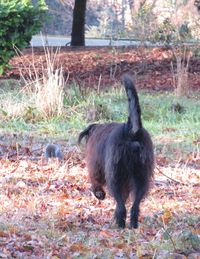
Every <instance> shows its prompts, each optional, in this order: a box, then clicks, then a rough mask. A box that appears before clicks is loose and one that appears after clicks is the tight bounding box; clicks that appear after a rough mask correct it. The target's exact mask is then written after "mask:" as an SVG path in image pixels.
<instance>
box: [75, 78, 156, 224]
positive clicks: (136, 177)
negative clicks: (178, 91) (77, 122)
mask: <svg viewBox="0 0 200 259" xmlns="http://www.w3.org/2000/svg"><path fill="white" fill-rule="evenodd" d="M123 84H124V86H125V90H126V94H127V98H128V112H129V115H128V120H127V122H125V123H115V122H113V123H108V124H92V125H90V126H88V127H87V128H86V129H85V130H84V131H83V132H81V133H80V135H79V139H78V142H79V143H80V142H81V140H82V139H83V138H85V139H86V142H87V147H86V161H87V167H88V172H89V177H90V181H91V185H92V191H93V193H94V195H95V196H96V197H97V198H98V199H100V200H103V199H104V198H105V191H104V189H103V187H104V186H105V185H107V187H108V190H109V192H110V194H111V195H112V196H113V197H114V199H115V201H116V210H115V219H116V223H117V224H118V226H119V227H120V228H124V227H125V220H126V207H125V203H126V200H127V198H128V197H129V196H130V195H131V199H132V200H133V204H132V207H131V212H130V227H131V228H132V227H133V228H137V227H138V216H139V206H140V202H141V200H142V199H143V198H144V197H145V196H146V195H147V193H148V190H149V187H150V182H151V179H152V177H153V168H154V154H153V144H152V141H151V137H150V135H149V133H148V132H147V131H146V130H145V129H144V128H143V126H142V121H141V110H140V105H139V98H138V95H137V91H136V89H135V87H134V84H133V81H132V79H131V77H130V76H128V75H125V76H124V78H123Z"/></svg>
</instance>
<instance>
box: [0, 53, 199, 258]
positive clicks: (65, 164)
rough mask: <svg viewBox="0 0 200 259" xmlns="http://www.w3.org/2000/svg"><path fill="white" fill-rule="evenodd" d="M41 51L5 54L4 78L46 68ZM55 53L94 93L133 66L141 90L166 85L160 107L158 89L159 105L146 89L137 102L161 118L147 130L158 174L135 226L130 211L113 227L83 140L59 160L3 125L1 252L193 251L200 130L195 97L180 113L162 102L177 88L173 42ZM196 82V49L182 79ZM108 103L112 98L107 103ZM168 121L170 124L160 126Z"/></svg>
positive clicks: (109, 254) (110, 204) (170, 254)
mask: <svg viewBox="0 0 200 259" xmlns="http://www.w3.org/2000/svg"><path fill="white" fill-rule="evenodd" d="M45 55H46V56H45ZM48 55H49V52H48V51H47V52H46V54H44V50H43V49H41V48H40V49H39V48H36V49H34V55H32V50H31V49H27V50H24V51H23V55H20V56H18V57H14V58H13V59H12V60H11V61H10V64H11V65H12V66H13V68H12V69H11V70H8V71H7V72H6V74H5V75H4V76H1V77H2V78H4V79H5V78H9V79H10V78H15V79H16V78H17V79H18V78H22V76H24V77H30V75H31V76H32V77H35V75H36V74H37V75H38V74H39V73H40V71H43V69H44V67H45V63H46V62H47V61H48V57H47V56H48ZM58 61H59V62H61V63H62V67H63V70H64V72H65V79H66V80H68V81H69V82H73V81H76V82H77V83H79V85H80V87H83V88H84V86H89V87H95V88H97V90H98V91H100V90H101V88H104V87H108V86H111V85H115V84H116V82H118V80H119V79H120V76H121V75H122V74H123V73H124V72H131V73H133V74H134V75H135V76H136V83H137V86H138V88H145V89H147V90H148V91H151V92H152V91H153V92H155V91H164V92H165V91H167V94H166V93H165V94H163V95H162V98H163V99H161V102H163V103H162V106H161V105H160V104H159V105H158V102H159V101H160V100H159V98H161V97H159V96H160V95H159V96H157V99H153V100H157V101H156V102H157V103H155V102H152V101H151V102H150V98H149V96H147V98H146V99H145V100H143V105H144V106H145V107H146V113H145V114H144V113H143V119H145V120H146V121H148V120H149V118H150V119H152V118H153V117H155V118H154V120H155V121H156V120H157V121H158V124H159V125H158V124H156V129H154V130H155V132H154V138H153V139H154V144H155V153H156V164H155V178H154V181H153V183H152V188H151V191H150V193H149V195H148V197H147V198H146V199H145V200H144V201H143V202H142V204H141V215H140V219H139V228H138V229H137V230H132V229H129V227H128V223H129V215H128V219H127V226H126V228H125V229H124V230H119V229H118V228H117V226H116V225H115V223H114V220H113V213H114V209H115V203H114V201H113V199H112V198H111V197H110V196H109V194H108V193H107V197H106V199H105V200H104V201H98V200H97V199H96V198H95V197H94V196H93V195H92V193H91V191H90V183H89V181H88V176H87V168H86V165H85V160H84V146H81V147H79V146H77V145H75V144H73V145H71V144H68V143H66V141H63V140H62V143H61V144H62V147H63V152H64V160H63V161H62V162H58V161H54V160H53V161H46V160H45V159H44V157H43V146H44V143H38V138H37V139H32V137H31V136H29V135H28V138H27V139H23V138H24V136H23V135H22V136H21V137H22V140H21V139H20V144H19V142H18V139H19V138H20V132H16V133H14V134H13V133H6V132H5V129H4V134H3V135H2V134H1V136H0V165H1V166H0V212H1V213H0V258H39V259H40V258H42V259H43V258H45V259H46V258H51V259H57V258H99V259H100V258H103V259H104V258H105V259H107V258H115V259H117V258H134V259H136V258H139V259H141V258H146V259H147V258H149V259H150V258H159V259H163V258H164V259H169V258H172V259H175V258H189V259H197V258H200V224H199V222H200V217H199V210H200V206H199V199H200V197H199V189H200V184H199V182H200V175H199V171H200V156H199V143H200V138H199V135H198V134H197V132H198V128H197V127H198V126H199V125H198V122H199V114H198V109H196V106H195V103H197V104H198V103H199V102H197V101H198V100H197V98H198V96H199V95H195V94H194V95H193V97H191V98H189V101H190V102H188V103H187V104H185V103H184V105H185V106H184V107H186V111H184V112H183V113H180V114H175V113H174V114H172V111H171V112H169V109H171V108H170V106H169V104H170V102H168V103H167V105H166V104H165V103H164V101H162V100H164V99H167V98H168V97H169V96H168V95H169V94H168V93H169V91H172V90H173V89H174V88H173V78H172V70H171V69H172V65H171V62H172V61H173V64H174V65H175V63H174V60H173V59H172V52H171V50H169V49H158V48H155V49H148V50H143V49H134V48H86V50H83V49H79V50H77V49H72V48H62V49H61V50H59V51H58V53H57V55H56V59H55V66H56V64H58ZM33 64H34V66H33ZM30 71H31V74H30ZM36 71H37V73H36V74H35V72H36ZM199 82H200V61H199V60H198V59H197V58H194V57H193V58H192V60H191V66H190V69H189V84H190V86H191V89H192V90H193V91H194V93H196V91H198V90H199ZM98 91H97V92H96V93H98ZM148 91H147V92H148ZM145 96H146V95H145ZM99 98H100V96H99ZM103 98H105V97H104V96H103V97H102V99H100V101H99V102H100V103H101V104H102V100H103ZM110 98H111V97H110V96H109V99H105V101H107V100H110ZM143 98H144V97H143ZM119 100H120V99H117V98H116V99H115V103H117V104H119V103H120V101H119ZM170 100H171V99H170ZM185 100H186V99H184V101H185ZM124 101H125V99H123V100H121V106H118V109H117V110H116V111H115V112H116V113H117V114H118V115H119V114H120V112H122V114H123V111H122V110H123V109H122V107H123V106H124ZM149 104H151V106H149ZM192 104H193V108H191V107H192ZM114 105H116V104H114V102H113V103H110V106H106V107H108V108H109V107H110V108H111V107H112V106H114ZM164 105H165V106H166V107H165V108H163V107H164ZM77 107H78V104H76V105H73V107H72V108H73V109H72V111H73V112H74V113H76V114H77V113H79V112H81V111H80V110H79V109H78V108H77ZM101 107H102V106H101ZM149 107H150V108H149ZM110 108H109V109H110ZM197 108H198V107H197ZM81 109H83V107H82V106H81ZM159 109H162V111H159ZM191 110H192V112H191ZM0 111H1V110H0ZM154 113H155V116H154ZM159 113H160V115H161V116H160V117H159V118H158V116H159ZM166 113H168V115H166ZM105 114H106V113H105ZM122 114H120V116H122ZM171 114H172V117H170V115H171ZM167 116H168V117H167ZM108 117H109V118H110V116H108ZM78 118H79V117H78ZM83 118H85V117H84V116H83ZM111 118H112V116H111ZM162 118H163V119H162ZM168 119H169V120H171V125H170V126H169V125H166V124H165V122H166V120H168ZM190 119H191V121H190ZM177 120H178V122H179V124H176V123H177ZM152 121H153V119H152ZM8 122H9V121H8V120H6V123H7V124H8ZM161 122H162V123H163V125H161ZM186 122H187V125H186ZM3 123H4V124H6V123H5V122H4V121H3V122H1V125H3ZM34 123H35V122H33V125H34ZM17 125H18V124H17ZM147 125H148V124H147ZM151 126H152V128H153V125H151ZM158 126H160V128H159V127H158ZM33 129H34V127H33ZM160 129H162V130H160ZM188 129H189V131H190V132H188ZM44 130H46V129H45V127H44ZM70 130H71V134H73V129H70ZM78 131H79V129H77V131H75V132H76V133H77V132H78ZM160 131H161V132H160ZM43 134H44V133H43ZM169 134H172V135H169ZM180 134H181V136H180ZM43 141H45V140H43ZM35 142H36V143H35ZM169 142H171V143H170V144H169ZM188 142H189V144H188ZM188 147H189V148H188ZM184 148H185V149H184ZM166 154H168V156H167V155H166ZM130 206H131V200H129V202H128V203H127V208H128V211H129V209H130Z"/></svg>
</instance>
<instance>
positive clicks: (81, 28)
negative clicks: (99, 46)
mask: <svg viewBox="0 0 200 259" xmlns="http://www.w3.org/2000/svg"><path fill="white" fill-rule="evenodd" d="M86 2H87V0H75V4H74V10H73V23H72V34H71V46H85V13H86Z"/></svg>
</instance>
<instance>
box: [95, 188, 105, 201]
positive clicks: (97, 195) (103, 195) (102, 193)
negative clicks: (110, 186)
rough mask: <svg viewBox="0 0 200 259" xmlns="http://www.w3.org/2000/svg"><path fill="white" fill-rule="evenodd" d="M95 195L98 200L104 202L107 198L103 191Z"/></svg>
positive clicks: (96, 192)
mask: <svg viewBox="0 0 200 259" xmlns="http://www.w3.org/2000/svg"><path fill="white" fill-rule="evenodd" d="M94 195H95V197H96V198H97V199H98V200H104V199H105V197H106V193H105V192H104V191H103V190H99V191H95V192H94Z"/></svg>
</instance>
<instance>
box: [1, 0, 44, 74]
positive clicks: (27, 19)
mask: <svg viewBox="0 0 200 259" xmlns="http://www.w3.org/2000/svg"><path fill="white" fill-rule="evenodd" d="M46 10H47V6H46V4H45V1H44V0H38V1H37V4H36V5H33V3H32V1H31V0H9V1H1V2H0V74H2V73H3V71H4V69H5V68H6V67H9V65H8V62H9V60H10V58H11V57H12V56H14V54H15V47H16V48H17V49H22V48H24V47H27V46H28V44H29V43H30V41H31V38H32V35H34V34H36V33H37V32H38V31H39V30H40V28H41V26H42V24H43V22H44V20H45V17H46V16H45V14H46Z"/></svg>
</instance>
